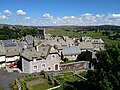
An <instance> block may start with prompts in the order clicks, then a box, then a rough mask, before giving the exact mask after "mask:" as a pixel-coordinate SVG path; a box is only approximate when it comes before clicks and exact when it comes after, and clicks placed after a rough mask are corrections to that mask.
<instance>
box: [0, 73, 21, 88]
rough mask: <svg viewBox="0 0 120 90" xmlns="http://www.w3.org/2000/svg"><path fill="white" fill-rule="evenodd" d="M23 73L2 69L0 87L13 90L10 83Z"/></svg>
mask: <svg viewBox="0 0 120 90" xmlns="http://www.w3.org/2000/svg"><path fill="white" fill-rule="evenodd" d="M20 75H23V74H20V73H17V72H11V73H8V72H5V71H0V87H2V88H3V90H12V89H10V87H9V85H10V83H12V81H14V80H15V79H16V77H18V76H20Z"/></svg>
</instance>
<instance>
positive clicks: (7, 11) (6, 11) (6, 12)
mask: <svg viewBox="0 0 120 90" xmlns="http://www.w3.org/2000/svg"><path fill="white" fill-rule="evenodd" d="M3 13H5V14H12V12H11V11H10V10H5V11H3Z"/></svg>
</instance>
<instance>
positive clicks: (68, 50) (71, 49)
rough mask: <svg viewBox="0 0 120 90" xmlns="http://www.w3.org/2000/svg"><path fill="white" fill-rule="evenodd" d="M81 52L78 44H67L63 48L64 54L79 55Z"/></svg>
mask: <svg viewBox="0 0 120 90" xmlns="http://www.w3.org/2000/svg"><path fill="white" fill-rule="evenodd" d="M80 53H81V50H80V48H79V47H78V46H70V47H68V46H66V47H64V48H63V55H66V56H68V55H79V54H80Z"/></svg>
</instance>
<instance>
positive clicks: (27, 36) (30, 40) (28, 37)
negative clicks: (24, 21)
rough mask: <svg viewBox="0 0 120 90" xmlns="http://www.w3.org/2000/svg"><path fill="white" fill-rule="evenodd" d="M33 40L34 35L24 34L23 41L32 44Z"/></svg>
mask: <svg viewBox="0 0 120 90" xmlns="http://www.w3.org/2000/svg"><path fill="white" fill-rule="evenodd" d="M33 40H34V37H33V36H32V35H26V36H25V41H26V42H27V43H28V44H33Z"/></svg>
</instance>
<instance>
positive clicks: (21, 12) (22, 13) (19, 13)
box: [16, 9, 26, 15]
mask: <svg viewBox="0 0 120 90" xmlns="http://www.w3.org/2000/svg"><path fill="white" fill-rule="evenodd" d="M16 13H17V15H25V14H26V12H24V11H23V10H21V9H20V10H17V12H16Z"/></svg>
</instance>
